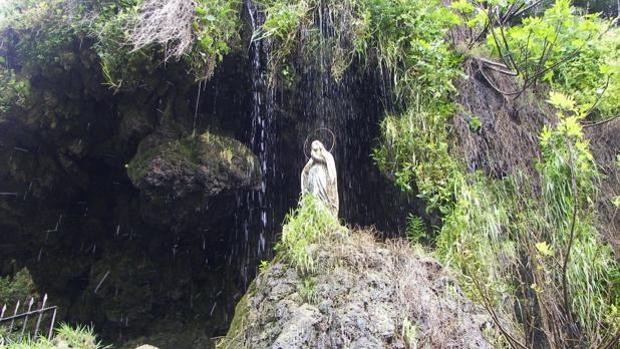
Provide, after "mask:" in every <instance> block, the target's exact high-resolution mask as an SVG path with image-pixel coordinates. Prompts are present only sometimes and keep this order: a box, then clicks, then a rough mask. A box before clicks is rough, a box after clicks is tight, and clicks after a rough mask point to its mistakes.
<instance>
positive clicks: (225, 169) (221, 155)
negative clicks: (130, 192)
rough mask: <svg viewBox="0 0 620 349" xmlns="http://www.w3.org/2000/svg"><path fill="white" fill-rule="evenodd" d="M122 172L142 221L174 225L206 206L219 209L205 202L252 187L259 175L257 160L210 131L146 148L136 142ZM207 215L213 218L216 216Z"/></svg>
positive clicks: (189, 219)
mask: <svg viewBox="0 0 620 349" xmlns="http://www.w3.org/2000/svg"><path fill="white" fill-rule="evenodd" d="M148 141H149V139H148V138H147V139H145V142H148ZM127 174H128V175H129V178H130V179H131V181H132V183H133V184H134V185H135V186H136V188H138V189H139V190H140V193H141V200H142V207H141V211H142V213H143V218H145V221H146V222H149V223H154V224H157V225H162V224H163V225H167V226H170V227H172V228H177V229H180V228H182V227H186V226H187V225H188V224H191V223H192V221H193V217H195V216H198V215H197V213H200V212H203V211H207V210H208V209H209V207H210V206H213V207H214V208H217V209H218V211H222V212H225V211H226V208H225V207H223V206H222V205H210V204H211V203H213V200H214V199H215V200H217V197H220V196H226V195H229V194H234V192H235V191H237V190H240V189H255V188H257V187H258V186H259V185H260V178H261V173H260V168H259V162H258V159H257V158H256V156H255V155H254V154H253V153H252V152H251V151H250V150H249V149H248V148H246V147H245V146H244V145H243V144H241V143H240V142H238V141H236V140H234V139H231V138H228V137H224V136H219V135H216V134H213V133H210V132H205V133H203V134H202V135H200V136H195V137H194V136H188V137H186V138H182V139H178V140H172V141H165V142H163V143H161V144H159V145H156V146H154V147H152V148H150V149H146V146H145V145H144V144H142V145H141V146H140V147H139V151H138V153H137V154H136V156H135V157H134V158H133V159H132V160H131V162H130V163H129V164H128V165H127ZM227 202H232V201H230V200H227ZM211 218H213V219H214V220H216V219H217V215H211Z"/></svg>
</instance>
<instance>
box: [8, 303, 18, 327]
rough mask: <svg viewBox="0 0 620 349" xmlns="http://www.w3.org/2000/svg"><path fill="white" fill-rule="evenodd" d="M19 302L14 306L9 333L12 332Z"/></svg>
mask: <svg viewBox="0 0 620 349" xmlns="http://www.w3.org/2000/svg"><path fill="white" fill-rule="evenodd" d="M19 305H20V302H19V301H17V304H15V310H14V311H13V319H12V320H11V324H10V325H9V333H11V332H13V325H14V324H15V316H17V310H19Z"/></svg>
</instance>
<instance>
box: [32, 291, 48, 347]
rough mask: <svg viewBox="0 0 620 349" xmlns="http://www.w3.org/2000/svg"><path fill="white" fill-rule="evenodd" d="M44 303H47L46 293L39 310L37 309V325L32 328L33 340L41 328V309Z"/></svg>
mask: <svg viewBox="0 0 620 349" xmlns="http://www.w3.org/2000/svg"><path fill="white" fill-rule="evenodd" d="M45 302H47V293H46V294H45V295H44V296H43V303H41V308H40V309H39V318H38V319H37V325H36V326H35V328H34V338H37V334H38V333H39V327H40V326H41V319H42V318H43V309H44V308H45Z"/></svg>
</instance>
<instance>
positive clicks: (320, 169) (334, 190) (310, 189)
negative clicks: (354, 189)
mask: <svg viewBox="0 0 620 349" xmlns="http://www.w3.org/2000/svg"><path fill="white" fill-rule="evenodd" d="M301 193H302V195H303V194H307V193H310V194H313V195H314V196H315V197H317V198H318V199H319V200H321V201H322V202H323V203H324V204H325V206H326V207H327V208H328V209H329V211H330V212H331V213H332V214H333V215H334V216H338V179H337V176H336V163H335V162H334V157H333V156H332V154H331V153H330V152H329V151H327V149H325V146H324V145H323V143H321V142H319V141H318V140H315V141H313V142H312V151H311V156H310V160H308V163H307V164H306V166H304V169H303V170H302V171H301Z"/></svg>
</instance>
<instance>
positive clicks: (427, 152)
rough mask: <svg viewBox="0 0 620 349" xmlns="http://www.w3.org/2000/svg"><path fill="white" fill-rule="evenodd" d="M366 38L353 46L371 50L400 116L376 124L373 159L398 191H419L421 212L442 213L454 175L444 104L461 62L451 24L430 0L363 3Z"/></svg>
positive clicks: (451, 17)
mask: <svg viewBox="0 0 620 349" xmlns="http://www.w3.org/2000/svg"><path fill="white" fill-rule="evenodd" d="M365 4H366V9H367V11H368V13H369V16H368V17H369V18H370V26H369V27H370V29H369V31H370V32H371V33H373V35H372V36H368V37H363V40H364V43H363V44H357V45H356V46H358V47H373V48H375V50H376V56H377V59H378V61H379V64H380V65H382V66H383V67H385V68H386V69H387V70H388V71H389V72H390V73H391V75H392V78H393V81H394V92H395V98H396V99H397V100H399V101H400V102H402V103H403V104H404V105H405V106H406V109H405V111H404V112H403V113H402V114H401V115H398V116H387V117H386V118H385V119H384V120H383V121H382V122H381V131H382V132H381V135H382V137H381V142H380V145H379V146H378V147H377V148H375V149H374V151H373V158H374V159H375V161H376V163H377V165H378V166H379V168H380V169H381V170H382V171H384V172H386V173H388V174H390V175H391V176H393V177H394V179H395V181H396V183H397V185H398V186H399V187H400V188H401V189H403V190H412V189H413V188H414V187H417V190H418V195H419V196H420V197H422V198H423V199H425V200H426V202H427V207H428V209H429V210H431V209H439V210H440V211H444V212H447V211H448V210H449V207H450V205H451V204H452V202H453V197H452V192H451V191H452V189H451V188H450V187H451V182H452V177H453V176H454V174H455V172H457V171H458V166H457V164H456V162H455V161H454V160H453V159H452V157H451V156H450V154H449V152H448V131H447V124H448V121H449V118H450V116H451V115H452V113H453V111H454V108H453V106H452V103H451V101H450V98H449V94H450V92H452V91H454V86H453V85H452V80H453V79H455V78H456V77H457V76H459V69H458V63H459V58H458V57H457V56H456V55H455V54H454V53H452V51H451V50H450V49H449V46H448V43H447V42H446V41H445V35H446V32H447V31H448V29H449V28H451V27H452V26H453V25H454V24H456V23H457V22H458V19H457V17H456V16H455V15H454V14H452V13H451V12H450V11H449V10H448V9H447V8H445V7H444V6H443V5H442V4H441V3H440V2H438V1H437V2H436V1H419V0H407V1H383V0H371V1H367V2H366V3H365Z"/></svg>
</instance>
